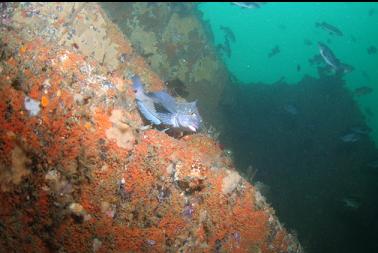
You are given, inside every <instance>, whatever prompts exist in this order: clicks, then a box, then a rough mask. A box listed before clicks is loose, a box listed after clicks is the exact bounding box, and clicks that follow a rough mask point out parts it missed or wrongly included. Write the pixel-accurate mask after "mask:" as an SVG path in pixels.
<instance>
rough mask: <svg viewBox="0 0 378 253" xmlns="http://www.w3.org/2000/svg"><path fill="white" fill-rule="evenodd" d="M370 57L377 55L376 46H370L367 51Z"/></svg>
mask: <svg viewBox="0 0 378 253" xmlns="http://www.w3.org/2000/svg"><path fill="white" fill-rule="evenodd" d="M366 51H367V53H368V55H372V54H376V53H377V48H376V47H375V46H370V47H368V48H367V49H366Z"/></svg>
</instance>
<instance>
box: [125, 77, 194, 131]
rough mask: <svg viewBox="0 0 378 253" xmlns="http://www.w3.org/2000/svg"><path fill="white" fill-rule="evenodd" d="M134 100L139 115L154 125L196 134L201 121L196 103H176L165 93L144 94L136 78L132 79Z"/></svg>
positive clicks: (139, 81)
mask: <svg viewBox="0 0 378 253" xmlns="http://www.w3.org/2000/svg"><path fill="white" fill-rule="evenodd" d="M132 81H133V89H134V91H135V99H136V103H137V106H138V109H139V111H140V112H141V114H142V115H143V116H144V117H145V118H146V119H147V120H149V121H150V122H152V123H153V124H155V125H164V126H168V127H169V128H173V129H178V130H182V131H189V132H197V130H198V129H199V128H200V126H201V123H202V119H201V116H200V114H199V112H198V109H197V105H196V101H194V102H178V101H176V99H175V98H173V97H172V96H170V95H169V94H168V93H167V92H165V91H158V92H145V91H144V89H143V85H142V82H141V80H140V78H139V77H138V76H134V77H133V78H132Z"/></svg>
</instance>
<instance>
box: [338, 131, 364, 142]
mask: <svg viewBox="0 0 378 253" xmlns="http://www.w3.org/2000/svg"><path fill="white" fill-rule="evenodd" d="M360 139H361V137H360V135H359V134H356V133H353V132H352V133H347V134H345V135H343V136H341V137H340V140H341V141H342V142H345V143H354V142H357V141H359V140H360Z"/></svg>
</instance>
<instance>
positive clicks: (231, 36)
mask: <svg viewBox="0 0 378 253" xmlns="http://www.w3.org/2000/svg"><path fill="white" fill-rule="evenodd" d="M220 29H221V30H222V31H223V32H224V36H225V38H228V39H229V40H230V41H231V42H235V41H236V39H235V34H234V32H233V31H232V30H231V28H229V27H225V26H222V25H221V26H220Z"/></svg>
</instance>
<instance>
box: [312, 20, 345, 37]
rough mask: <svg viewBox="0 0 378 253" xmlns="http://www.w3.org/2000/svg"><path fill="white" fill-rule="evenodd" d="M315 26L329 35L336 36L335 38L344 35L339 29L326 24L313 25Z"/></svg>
mask: <svg viewBox="0 0 378 253" xmlns="http://www.w3.org/2000/svg"><path fill="white" fill-rule="evenodd" d="M315 26H316V27H318V28H321V29H323V30H324V31H327V32H328V33H329V34H331V35H337V36H343V35H344V34H343V32H342V31H341V30H340V29H339V28H337V27H336V26H334V25H331V24H329V23H326V22H321V23H320V22H317V23H315Z"/></svg>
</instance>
